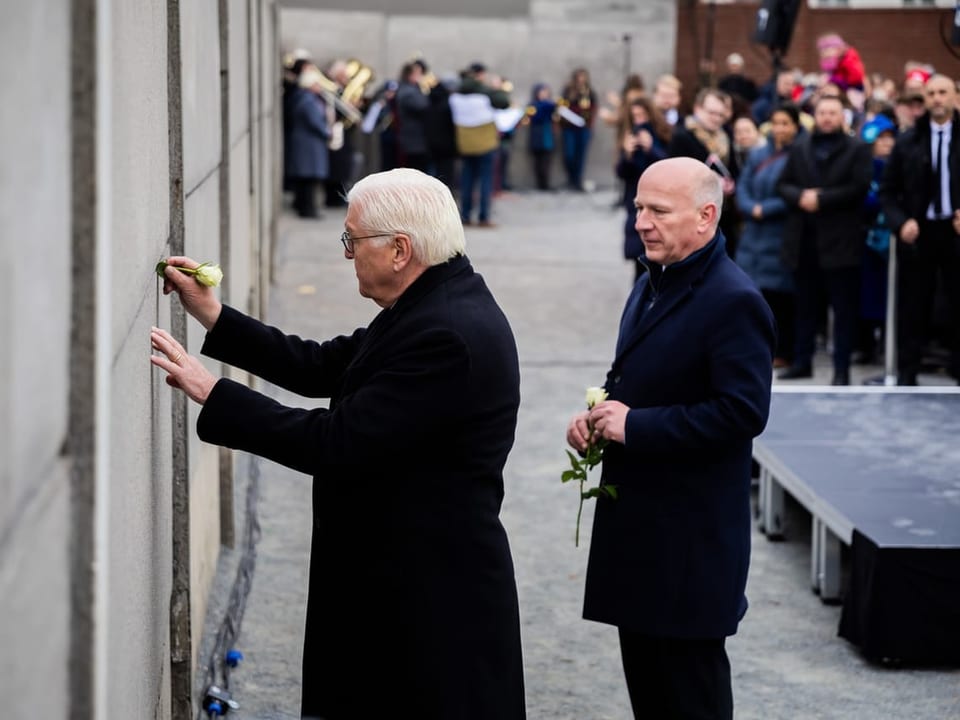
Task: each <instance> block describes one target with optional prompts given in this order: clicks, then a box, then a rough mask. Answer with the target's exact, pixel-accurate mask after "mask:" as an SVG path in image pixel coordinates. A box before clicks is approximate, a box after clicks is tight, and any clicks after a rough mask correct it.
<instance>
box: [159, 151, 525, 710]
mask: <svg viewBox="0 0 960 720" xmlns="http://www.w3.org/2000/svg"><path fill="white" fill-rule="evenodd" d="M347 200H348V202H349V207H348V210H347V216H346V221H345V230H344V232H343V235H342V236H341V237H340V240H341V241H342V242H343V246H344V254H345V257H346V258H347V259H348V260H352V261H353V263H354V267H355V270H356V274H357V283H358V285H359V290H360V294H361V295H363V296H364V297H368V298H370V299H372V300H373V301H374V302H375V303H376V304H377V305H379V306H380V307H381V308H383V310H382V311H381V312H380V313H379V314H378V315H377V317H376V318H375V319H374V320H373V322H372V323H371V324H370V326H369V327H366V328H361V329H358V330H355V331H354V332H353V333H352V334H350V335H344V336H340V337H337V338H334V339H332V340H329V341H327V342H324V343H316V342H313V341H309V340H302V339H300V338H298V337H295V336H291V335H285V334H284V333H282V332H281V331H280V330H278V329H276V328H272V327H268V326H267V325H264V324H263V323H260V322H259V321H257V320H255V319H253V318H250V317H247V316H245V315H243V314H242V313H240V312H239V311H237V310H235V309H232V308H230V307H228V306H225V305H221V303H220V302H219V301H218V300H217V299H216V297H215V295H214V293H213V291H212V290H211V289H210V288H207V287H204V286H202V285H200V284H198V283H196V282H194V280H193V279H191V278H190V277H188V276H187V275H185V274H183V273H181V272H179V271H178V270H177V266H182V267H186V268H192V267H195V266H196V263H195V262H194V261H193V260H190V259H189V258H185V257H174V258H170V259H169V260H168V263H169V265H170V266H169V267H168V269H167V271H166V277H165V283H164V292H165V293H169V292H173V291H176V292H177V293H179V295H180V298H181V300H182V301H183V304H184V306H185V308H186V309H187V311H188V312H189V313H190V314H191V315H192V316H193V317H194V318H196V319H197V320H198V321H199V322H200V323H201V324H202V325H203V326H204V327H205V328H206V329H207V336H206V340H205V342H204V345H203V348H202V349H201V352H202V353H204V354H205V355H208V356H210V357H214V358H217V359H219V360H222V361H224V362H227V363H230V364H231V365H234V366H236V367H239V368H242V369H244V370H247V371H249V372H251V373H254V374H255V375H258V376H259V377H261V378H264V379H265V380H268V381H270V382H273V383H276V384H277V385H280V386H282V387H285V388H287V389H288V390H291V391H293V392H296V393H298V394H301V395H304V396H307V397H328V398H330V409H314V410H303V409H298V408H293V407H285V406H283V405H280V404H279V403H277V402H276V401H274V400H272V399H271V398H269V397H267V396H265V395H262V394H260V393H258V392H255V391H254V390H251V389H250V388H248V387H246V386H245V385H242V384H239V383H236V382H233V381H231V380H228V379H226V378H221V379H217V378H215V377H213V376H212V375H211V374H210V373H209V372H207V371H206V370H205V369H204V368H203V366H202V365H201V364H200V362H199V361H198V360H197V359H195V358H193V357H191V356H189V355H187V353H186V351H185V350H184V348H183V347H182V346H181V345H180V344H179V343H177V342H176V340H174V339H173V338H172V337H171V336H170V335H169V334H168V333H166V332H164V331H162V330H156V329H155V330H154V331H153V332H152V342H153V346H154V348H155V349H156V350H158V351H159V353H158V354H157V355H154V356H153V357H152V361H153V363H154V364H155V365H157V366H158V367H160V368H161V369H163V370H165V371H166V372H167V373H168V374H169V377H168V378H167V380H168V382H169V383H170V384H172V385H173V386H174V387H178V388H180V389H182V390H183V391H185V392H186V393H187V395H189V396H190V397H191V398H192V399H193V400H195V401H196V402H198V403H200V404H201V405H203V409H202V410H201V412H200V416H199V419H198V421H197V432H198V434H199V436H200V438H201V439H203V440H205V441H207V442H211V443H214V444H218V445H224V446H226V447H231V448H236V449H240V450H245V451H247V452H251V453H254V454H257V455H260V456H262V457H266V458H269V459H271V460H274V461H276V462H278V463H281V464H283V465H286V466H288V467H291V468H294V469H295V470H299V471H301V472H304V473H307V474H309V475H312V476H313V518H314V521H313V542H312V547H311V561H310V593H309V601H308V605H307V620H306V633H305V642H304V655H303V694H302V704H301V713H302V715H303V717H316V718H326V719H327V720H338V719H340V718H388V717H404V718H407V717H409V718H418V720H430V719H433V720H446V719H448V718H459V719H462V720H470V719H476V720H489V719H490V718H497V719H498V720H519V719H520V718H523V717H524V715H525V709H524V689H523V668H522V659H521V648H520V627H519V611H518V606H517V590H516V584H515V580H514V570H513V562H512V559H511V555H510V548H509V545H508V542H507V536H506V533H505V531H504V529H503V526H502V525H501V523H500V520H499V511H500V504H501V501H502V499H503V467H504V463H505V462H506V459H507V454H508V452H509V451H510V448H511V446H512V445H513V439H514V431H515V428H516V421H517V410H518V407H519V403H520V392H519V364H518V359H517V349H516V345H515V343H514V338H513V333H512V331H511V329H510V325H509V324H508V322H507V319H506V317H505V316H504V315H503V313H502V311H501V310H500V308H499V307H498V305H497V303H496V301H495V300H494V298H493V296H492V295H491V293H490V291H489V290H488V289H487V286H486V284H485V283H484V281H483V279H482V278H481V277H480V276H479V275H478V274H477V273H475V272H474V270H473V268H472V267H471V264H470V262H469V260H468V259H467V257H466V256H465V254H464V250H465V241H464V232H463V226H462V225H461V222H460V216H459V213H458V210H457V206H456V203H455V202H454V199H453V197H452V195H451V194H450V191H449V189H448V188H447V187H446V186H445V185H443V183H441V182H440V181H439V180H436V179H434V178H431V177H429V176H427V175H425V174H423V173H422V172H419V171H417V170H412V169H398V170H392V171H389V172H384V173H378V174H375V175H370V176H368V177H366V178H364V179H363V180H361V181H360V182H358V183H357V184H356V185H354V187H353V188H352V189H351V191H350V193H349V195H348V197H347Z"/></svg>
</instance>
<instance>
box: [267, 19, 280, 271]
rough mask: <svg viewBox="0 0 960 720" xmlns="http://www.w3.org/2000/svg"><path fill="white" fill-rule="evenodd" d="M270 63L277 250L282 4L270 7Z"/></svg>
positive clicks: (273, 212) (272, 239)
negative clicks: (279, 63)
mask: <svg viewBox="0 0 960 720" xmlns="http://www.w3.org/2000/svg"><path fill="white" fill-rule="evenodd" d="M270 10H271V12H270V41H271V42H270V59H269V65H268V66H269V68H270V78H271V84H270V100H271V110H270V116H269V117H270V130H271V132H270V136H271V137H272V138H273V143H272V145H273V153H271V162H270V177H271V179H272V187H271V188H270V194H269V195H268V197H269V198H270V245H271V247H276V246H277V233H278V228H279V223H280V204H281V202H282V198H283V192H282V187H283V177H282V176H283V170H282V167H283V116H282V115H281V107H282V103H283V95H282V93H281V90H282V86H281V83H280V78H281V77H283V76H282V74H281V68H280V67H279V66H278V65H277V63H278V62H281V61H282V60H281V52H280V5H279V3H276V2H274V3H271V5H270ZM274 264H275V263H273V262H271V263H270V266H271V268H273V265H274Z"/></svg>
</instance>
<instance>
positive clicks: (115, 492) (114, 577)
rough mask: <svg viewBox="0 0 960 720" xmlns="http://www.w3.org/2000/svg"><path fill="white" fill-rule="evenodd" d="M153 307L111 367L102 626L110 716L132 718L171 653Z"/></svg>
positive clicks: (163, 441) (164, 406)
mask: <svg viewBox="0 0 960 720" xmlns="http://www.w3.org/2000/svg"><path fill="white" fill-rule="evenodd" d="M153 284H154V283H153V281H152V280H151V285H153ZM158 295H159V293H158V292H156V291H155V293H154V294H153V298H152V299H154V301H155V302H159V303H161V304H168V301H167V300H166V299H165V298H164V299H163V300H160V299H159V298H158ZM154 307H155V306H154V305H153V304H152V303H151V305H150V312H145V313H144V316H143V317H142V319H141V322H140V323H139V324H138V326H137V328H136V332H135V333H133V337H132V338H131V340H130V341H129V342H128V344H127V345H126V346H125V347H124V348H123V349H122V351H121V352H120V353H119V354H118V355H117V358H116V361H115V363H114V367H113V383H114V387H115V388H116V391H115V392H114V393H113V395H112V398H111V399H112V405H111V412H110V415H111V417H112V418H113V425H112V427H111V436H112V437H111V442H110V445H111V457H110V475H111V478H112V483H111V492H110V497H109V529H110V541H109V549H110V550H109V563H110V566H109V572H108V574H109V578H110V597H109V600H108V606H109V608H110V624H109V627H108V629H107V632H108V641H109V650H108V667H109V668H110V673H109V676H108V683H109V685H108V697H109V698H110V714H111V716H115V717H136V716H137V715H139V714H141V713H142V712H143V708H147V707H153V706H154V705H155V704H156V700H157V696H158V693H159V692H161V691H163V690H165V689H164V688H161V687H160V686H159V679H160V678H161V677H162V676H163V675H164V667H165V665H166V664H167V662H168V658H169V643H170V637H169V629H168V626H167V623H168V604H169V598H170V590H171V573H170V567H171V562H172V561H171V538H170V525H171V504H172V502H171V488H170V476H171V464H170V436H171V430H170V422H169V418H170V398H169V395H170V393H169V391H168V390H167V386H166V384H165V383H164V382H163V379H162V377H161V376H159V375H158V374H157V373H156V371H152V370H151V369H150V367H149V366H147V365H145V362H144V361H145V359H146V354H147V352H148V351H147V343H146V341H145V338H146V337H147V336H148V334H149V327H150V324H152V322H153V320H154V317H155V316H154V315H153V312H154V309H153V308H154ZM161 386H162V387H161ZM166 691H167V692H168V689H166Z"/></svg>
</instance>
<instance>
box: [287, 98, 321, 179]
mask: <svg viewBox="0 0 960 720" xmlns="http://www.w3.org/2000/svg"><path fill="white" fill-rule="evenodd" d="M325 108H326V105H325V103H324V102H323V100H322V99H321V98H320V97H319V96H318V95H317V94H316V93H314V92H311V91H310V90H307V89H306V88H300V87H297V88H293V89H291V90H290V97H289V105H288V106H286V107H285V111H286V110H288V113H285V118H284V119H285V121H286V123H287V125H288V135H287V143H286V144H285V145H284V148H283V150H284V153H283V160H284V164H283V166H284V175H286V176H287V177H290V178H302V179H310V180H324V179H326V178H327V176H328V175H329V173H330V152H329V150H328V149H327V140H329V139H330V128H329V127H328V126H327V114H326V109H325ZM287 114H288V115H289V117H286V115H287Z"/></svg>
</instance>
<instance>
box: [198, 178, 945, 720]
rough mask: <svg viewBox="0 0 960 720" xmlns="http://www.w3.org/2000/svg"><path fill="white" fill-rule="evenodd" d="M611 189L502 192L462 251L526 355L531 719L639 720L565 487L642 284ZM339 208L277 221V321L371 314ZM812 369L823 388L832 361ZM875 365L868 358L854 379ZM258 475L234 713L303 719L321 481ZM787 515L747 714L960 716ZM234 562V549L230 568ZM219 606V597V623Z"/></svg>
mask: <svg viewBox="0 0 960 720" xmlns="http://www.w3.org/2000/svg"><path fill="white" fill-rule="evenodd" d="M613 199H614V197H613V194H612V193H609V192H601V193H597V194H583V195H580V194H576V195H575V194H567V193H556V194H518V195H508V196H504V197H501V198H499V199H498V200H497V201H496V203H495V218H494V219H495V220H496V222H497V223H498V227H496V228H494V229H480V228H469V229H468V231H467V250H468V254H469V256H470V258H471V260H472V261H473V264H474V266H475V267H476V269H477V270H478V271H479V272H480V273H481V274H483V275H484V277H485V278H486V280H487V282H488V284H489V285H490V287H491V289H492V290H493V292H494V294H495V295H496V297H497V298H498V300H499V302H500V304H501V305H502V307H503V309H504V311H505V312H506V314H507V316H508V318H510V321H511V323H512V325H513V329H514V332H515V334H516V337H517V342H518V345H519V350H520V360H521V371H522V398H523V399H522V405H521V409H520V417H519V427H518V429H517V441H516V445H515V448H514V450H513V453H512V455H511V456H510V460H509V463H508V465H507V468H506V476H505V482H506V499H505V502H504V507H503V513H502V518H503V522H504V525H505V526H506V528H507V531H508V533H509V535H510V539H511V544H512V548H513V555H514V561H515V563H516V571H517V581H518V586H519V593H520V608H521V616H522V629H523V645H524V657H525V668H526V685H527V707H528V716H529V717H530V718H531V719H532V720H533V719H541V718H542V719H544V720H566V719H571V720H601V719H603V718H611V719H616V720H620V719H624V718H629V717H630V711H629V702H628V699H627V693H626V689H625V687H624V683H623V680H622V676H621V668H620V661H619V652H618V648H617V641H616V631H615V630H614V629H613V628H610V627H606V626H603V625H599V624H595V623H588V622H586V621H584V620H582V619H581V618H580V610H581V601H582V592H583V581H584V571H585V567H586V559H587V552H588V549H589V537H590V527H591V521H592V507H591V506H590V505H588V506H587V508H586V509H585V511H584V519H583V530H582V533H581V543H580V547H579V548H575V547H574V544H573V529H574V522H575V517H576V510H577V497H576V490H575V488H574V487H572V486H569V485H561V484H560V482H559V475H560V472H561V470H562V469H563V466H564V464H565V455H564V444H565V443H564V434H565V428H566V423H567V420H568V418H569V416H570V415H571V414H572V413H573V412H574V411H576V410H578V409H579V408H580V407H581V406H582V404H583V390H584V388H585V387H586V386H587V385H593V384H599V383H601V382H602V380H603V378H604V375H605V373H606V369H607V365H608V363H609V361H610V360H611V358H612V353H613V346H614V341H615V336H616V328H617V322H618V318H619V313H620V310H621V307H622V305H623V302H624V300H625V298H626V295H627V293H628V291H629V287H630V284H631V282H632V268H631V267H630V266H629V265H628V264H627V263H626V262H625V261H624V260H623V259H622V258H621V256H620V233H621V226H622V219H621V217H622V216H621V215H620V213H619V212H617V211H614V210H612V209H611V202H612V201H613ZM343 216H344V212H343V211H340V210H333V211H328V212H327V214H326V217H325V218H323V219H322V220H319V221H310V222H308V221H302V220H297V219H295V218H292V217H285V218H284V219H283V220H282V222H281V231H280V235H281V238H280V242H279V246H278V248H277V256H276V257H277V267H276V286H275V287H274V289H273V294H272V297H271V311H270V317H269V320H270V322H272V323H273V324H276V325H279V326H280V327H282V328H284V329H285V330H287V331H289V332H294V333H298V334H302V335H305V336H308V337H314V338H327V337H331V336H333V335H335V334H339V333H343V332H348V331H350V330H352V329H353V328H354V327H357V326H359V325H363V324H365V323H366V322H368V321H369V319H370V318H372V317H373V315H374V314H375V313H376V311H377V308H376V307H375V306H374V305H373V304H372V303H371V302H370V301H367V300H364V299H363V298H360V297H359V295H358V294H357V290H356V279H355V276H354V274H353V266H352V263H350V262H348V261H346V260H345V259H344V258H343V255H342V248H341V246H340V243H339V242H338V240H337V237H338V235H339V233H340V232H341V230H342V222H343ZM817 364H818V371H817V380H818V381H819V382H823V381H824V379H825V378H827V379H828V377H829V369H828V368H827V367H826V365H828V364H829V363H828V362H827V361H826V360H825V359H818V363H817ZM879 371H880V369H879V368H877V367H872V368H858V369H856V370H855V375H854V378H855V380H860V379H862V377H865V376H868V375H872V374H877V373H878V372H879ZM928 381H929V382H937V379H936V378H933V379H928ZM271 392H272V394H274V395H275V396H276V397H278V399H280V400H281V401H282V402H289V403H293V404H299V405H301V406H302V405H303V401H302V400H300V399H298V398H294V397H291V396H288V395H286V394H285V393H283V392H280V391H271ZM261 473H262V477H261V500H260V503H259V515H260V523H261V525H262V529H263V536H262V539H261V541H260V544H259V548H258V558H257V568H256V574H255V577H254V582H253V589H252V592H251V595H250V598H249V602H248V605H247V610H246V616H245V618H244V621H243V626H242V632H241V636H240V639H239V641H238V647H239V648H240V649H241V650H242V651H243V652H244V654H245V656H246V659H245V661H244V662H243V664H241V666H240V667H239V668H238V669H237V670H236V671H235V672H234V674H233V678H232V684H231V689H232V690H233V692H234V696H235V698H236V699H237V700H238V701H239V702H240V703H241V709H240V711H239V712H236V713H233V715H234V716H235V717H239V718H295V717H297V715H298V702H299V663H300V652H301V649H300V647H301V643H302V631H303V618H304V604H305V598H306V568H307V552H308V542H309V525H310V519H309V479H308V478H306V477H305V476H302V475H299V474H297V473H294V472H291V471H288V470H286V469H284V468H281V467H279V466H276V465H273V464H271V463H267V462H263V463H262V464H261ZM238 507H242V505H241V504H239V501H238ZM790 518H791V519H792V523H791V524H790V526H789V528H788V531H787V538H788V539H787V541H786V542H781V543H771V542H768V541H767V540H766V539H765V538H763V537H762V536H761V535H759V534H757V533H755V536H754V554H753V559H752V564H751V568H750V579H749V587H748V594H749V597H750V602H751V607H750V610H749V612H748V613H747V616H746V618H745V620H744V622H743V623H742V624H741V626H740V632H739V634H738V635H736V636H735V637H733V638H731V639H730V640H729V641H728V650H729V654H730V657H731V664H732V667H733V673H734V698H735V703H736V716H737V717H738V718H743V719H744V720H747V719H754V718H756V719H760V718H763V719H765V720H766V719H777V718H783V719H794V718H863V719H864V720H877V719H881V718H882V719H895V718H896V719H899V718H903V719H908V718H909V719H915V718H931V719H938V720H939V719H941V718H958V717H960V672H958V671H955V670H945V669H923V670H917V669H902V668H901V669H891V668H884V667H878V666H875V665H871V664H869V663H867V662H865V661H864V660H863V659H862V658H861V657H860V656H859V655H858V653H857V652H856V649H855V648H853V647H852V646H850V645H849V644H848V643H847V642H846V641H844V640H842V639H841V638H838V637H837V625H838V622H839V608H838V607H831V606H826V605H823V604H821V603H820V601H819V600H818V598H817V597H816V596H815V595H813V594H812V593H811V592H810V590H809V565H808V562H809V530H808V523H809V519H808V517H806V516H804V514H803V511H802V510H801V509H799V508H797V507H793V508H792V512H791V514H790ZM230 556H231V553H225V554H224V560H223V561H222V563H221V565H222V566H229V563H230V560H231V557H230ZM220 576H221V577H220V578H219V579H218V594H222V590H223V585H224V583H225V580H224V578H227V581H229V580H230V579H232V574H231V573H229V572H228V571H226V570H224V569H221V573H220ZM330 590H331V592H335V591H336V589H335V588H331V589H330ZM650 591H651V592H656V588H653V587H651V588H650ZM217 607H218V603H217V602H216V601H214V602H213V603H212V605H211V608H212V609H211V613H210V614H209V615H208V621H207V634H210V632H211V630H212V629H213V627H214V625H215V624H216V622H217V615H216V613H217ZM400 715H402V713H401V714H398V717H399V716H400ZM491 720H495V719H491Z"/></svg>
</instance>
